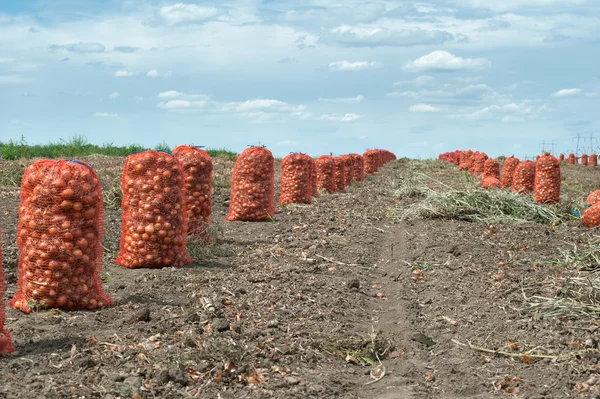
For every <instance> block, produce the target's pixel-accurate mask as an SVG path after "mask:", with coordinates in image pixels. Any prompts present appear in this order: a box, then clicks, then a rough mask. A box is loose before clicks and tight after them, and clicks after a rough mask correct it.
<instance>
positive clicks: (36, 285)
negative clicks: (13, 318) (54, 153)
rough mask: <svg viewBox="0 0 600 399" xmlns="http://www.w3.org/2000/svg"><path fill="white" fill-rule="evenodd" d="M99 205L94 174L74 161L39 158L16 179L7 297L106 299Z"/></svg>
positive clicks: (56, 301)
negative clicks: (11, 290)
mask: <svg viewBox="0 0 600 399" xmlns="http://www.w3.org/2000/svg"><path fill="white" fill-rule="evenodd" d="M103 215H104V208H103V205H102V189H101V188H100V182H99V180H98V176H97V175H96V173H95V172H94V170H93V169H92V168H91V167H90V166H89V165H87V164H85V163H83V162H79V161H65V160H59V161H55V160H41V161H37V162H35V163H34V164H32V165H30V166H29V167H28V168H27V169H26V170H25V174H24V175H23V179H22V181H21V203H20V205H19V224H18V230H17V246H18V250H19V266H18V269H19V271H18V286H17V292H16V294H15V296H14V297H13V298H12V299H11V300H10V302H9V303H8V304H9V305H10V306H12V307H14V308H15V309H19V310H21V311H23V312H26V313H30V312H31V311H32V310H33V308H34V307H36V306H39V307H41V308H59V309H64V310H93V309H98V308H102V307H105V306H110V305H112V299H111V298H110V297H109V296H108V295H106V294H105V293H104V289H103V288H102V282H101V280H100V272H101V270H102V251H103V248H102V237H103V235H104V216H103Z"/></svg>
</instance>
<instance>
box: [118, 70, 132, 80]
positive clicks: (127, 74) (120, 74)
mask: <svg viewBox="0 0 600 399" xmlns="http://www.w3.org/2000/svg"><path fill="white" fill-rule="evenodd" d="M115 76H116V77H118V78H128V77H131V76H133V72H130V71H127V70H121V71H117V72H115Z"/></svg>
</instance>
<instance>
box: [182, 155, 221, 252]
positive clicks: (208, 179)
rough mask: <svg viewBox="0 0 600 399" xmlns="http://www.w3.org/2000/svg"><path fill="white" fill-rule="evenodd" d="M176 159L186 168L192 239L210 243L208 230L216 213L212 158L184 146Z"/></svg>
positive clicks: (186, 189) (188, 216)
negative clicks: (212, 216) (213, 210)
mask: <svg viewBox="0 0 600 399" xmlns="http://www.w3.org/2000/svg"><path fill="white" fill-rule="evenodd" d="M173 156H175V158H177V159H178V160H179V162H181V167H182V168H183V193H184V195H185V208H186V213H187V224H188V236H193V237H197V238H201V239H203V240H205V241H210V235H209V233H208V228H209V227H210V225H211V220H210V215H211V212H212V183H213V176H212V171H213V162H212V158H211V157H210V155H209V154H208V152H206V151H205V150H203V149H202V148H199V147H196V146H191V145H181V146H179V147H176V148H175V149H173Z"/></svg>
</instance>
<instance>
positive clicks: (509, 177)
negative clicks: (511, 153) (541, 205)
mask: <svg viewBox="0 0 600 399" xmlns="http://www.w3.org/2000/svg"><path fill="white" fill-rule="evenodd" d="M518 165H519V159H518V158H515V157H508V158H506V159H505V160H504V164H503V165H502V179H501V184H500V187H502V188H509V187H511V186H512V185H513V176H514V174H515V169H516V168H517V166H518Z"/></svg>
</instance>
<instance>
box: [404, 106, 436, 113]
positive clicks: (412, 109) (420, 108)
mask: <svg viewBox="0 0 600 399" xmlns="http://www.w3.org/2000/svg"><path fill="white" fill-rule="evenodd" d="M408 110H409V111H410V112H439V111H440V109H439V108H438V107H434V106H433V105H429V104H415V105H413V106H411V107H409V108H408Z"/></svg>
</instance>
